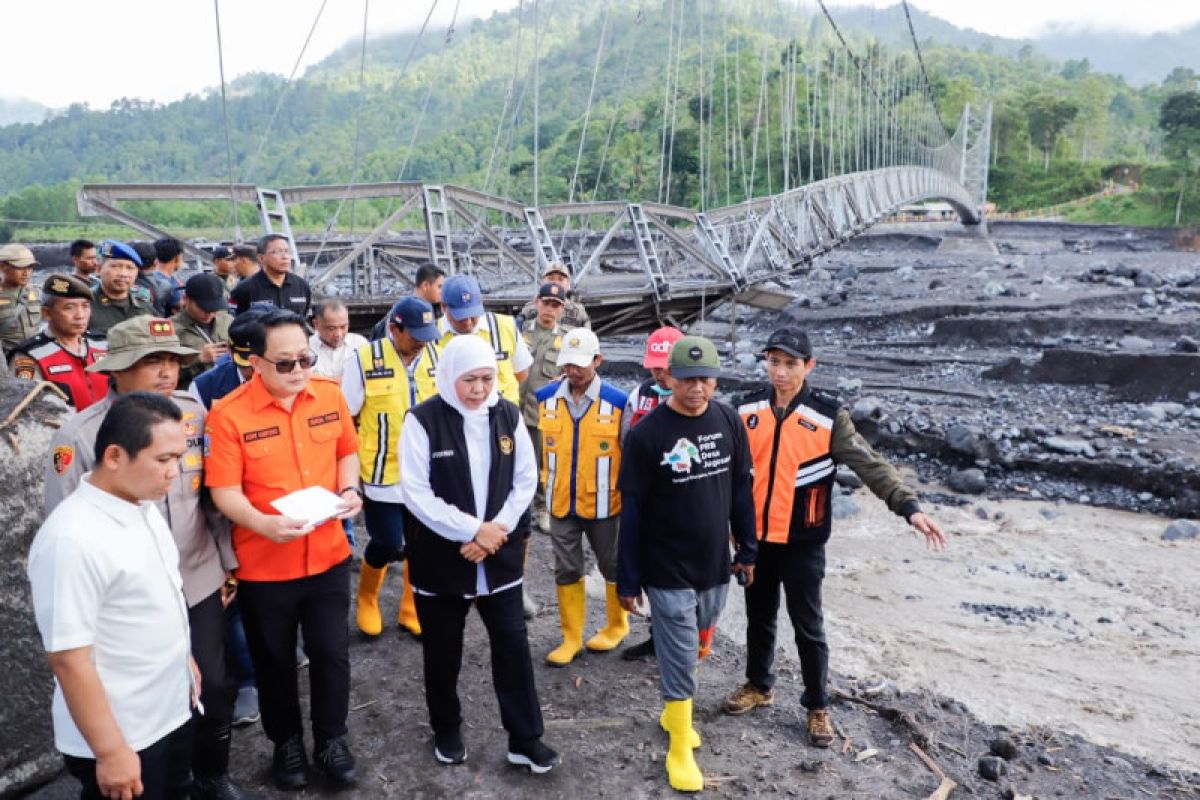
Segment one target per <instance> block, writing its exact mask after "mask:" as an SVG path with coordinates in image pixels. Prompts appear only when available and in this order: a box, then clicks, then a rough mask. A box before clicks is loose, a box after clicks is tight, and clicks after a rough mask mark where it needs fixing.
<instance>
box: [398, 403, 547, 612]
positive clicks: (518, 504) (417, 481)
mask: <svg viewBox="0 0 1200 800" xmlns="http://www.w3.org/2000/svg"><path fill="white" fill-rule="evenodd" d="M463 433H464V435H465V437H466V440H467V453H466V455H467V460H468V463H469V465H470V468H471V489H472V491H473V492H474V494H475V507H476V508H478V509H484V508H486V507H487V487H488V474H489V472H490V471H491V467H492V452H491V448H490V447H489V445H488V442H489V437H488V418H487V416H486V415H482V414H480V415H474V414H473V415H470V416H466V417H463ZM513 436H514V438H515V439H516V461H515V463H514V464H513V488H512V491H510V492H509V493H508V499H507V500H505V501H504V505H503V506H502V507H501V509H500V513H499V514H497V515H496V518H495V521H496V522H499V523H500V524H501V525H504V526H506V527H507V528H508V529H509V530H510V531H511V530H513V529H514V528H516V527H517V522H518V521H519V520H520V519H521V515H522V514H523V513H525V509H527V508H529V504H530V503H531V502H532V501H533V492H534V490H535V489H536V488H537V480H538V470H537V463H536V459H535V457H534V453H533V442H532V441H531V440H530V439H529V431H527V430H526V429H525V426H524V425H517V430H516V431H515V433H514V434H513ZM429 457H430V454H429V435H428V434H427V433H426V432H425V428H423V427H422V426H421V423H420V422H418V421H417V418H416V417H415V416H413V415H412V414H409V415H408V416H407V417H405V419H404V427H403V428H401V430H400V486H401V488H402V489H403V491H404V504H405V505H406V506H408V510H409V511H411V512H412V513H413V514H414V515H415V516H416V517H417V519H419V520H420V521H421V522H422V523H424V524H425V525H426V527H428V528H429V529H430V530H432V531H433V532H434V533H436V534H437V535H438V536H441V537H443V538H445V539H449V540H450V541H452V542H462V543H464V544H465V543H467V542H469V541H471V540H472V539H474V538H475V533H476V531H478V530H479V526H480V525H482V524H483V523H484V522H485V520H482V519H480V518H479V517H476V516H474V515H472V514H468V513H466V512H465V511H462V510H461V509H459V508H458V507H457V506H453V505H451V504H449V503H447V502H446V501H445V500H443V499H442V498H440V497H438V496H437V495H435V494H434V493H433V488H432V487H431V486H430V485H429ZM477 566H478V571H477V572H476V579H475V590H476V594H480V595H487V594H495V593H496V592H500V591H503V590H505V589H508V588H510V587H512V586H516V585H517V584H519V583H521V580H520V579H518V580H516V581H513V582H512V583H510V584H507V585H505V586H488V583H487V573H486V572H485V571H484V568H483V564H482V563H480V564H478V565H477ZM413 588H414V590H417V591H419V590H420V587H416V586H414V587H413ZM424 593H425V594H429V593H428V592H424Z"/></svg>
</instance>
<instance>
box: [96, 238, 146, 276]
mask: <svg viewBox="0 0 1200 800" xmlns="http://www.w3.org/2000/svg"><path fill="white" fill-rule="evenodd" d="M98 255H99V256H100V257H101V258H123V259H125V260H126V261H132V262H133V263H135V264H137V265H138V268H139V269H140V268H141V267H142V266H143V264H142V257H141V256H139V255H138V254H137V251H136V250H134V249H133V248H132V247H130V246H129V245H127V244H125V243H124V242H118V241H117V240H116V239H105V240H104V241H103V242H101V243H100V248H99V251H98Z"/></svg>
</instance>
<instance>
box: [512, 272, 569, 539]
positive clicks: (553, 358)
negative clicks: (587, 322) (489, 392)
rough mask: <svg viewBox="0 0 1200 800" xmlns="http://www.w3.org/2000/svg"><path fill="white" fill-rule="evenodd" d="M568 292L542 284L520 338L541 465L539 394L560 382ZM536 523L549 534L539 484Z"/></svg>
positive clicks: (526, 408)
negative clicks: (525, 349)
mask: <svg viewBox="0 0 1200 800" xmlns="http://www.w3.org/2000/svg"><path fill="white" fill-rule="evenodd" d="M566 299H567V292H566V290H565V289H563V288H562V287H561V286H559V285H558V284H556V283H543V284H542V287H541V288H540V289H538V296H537V300H536V301H535V302H536V309H537V314H536V315H535V316H534V317H532V318H530V319H527V320H525V322H524V324H522V325H521V336H522V337H524V339H525V344H526V345H528V346H529V352H531V353H532V354H533V366H531V367H530V368H529V374H528V375H527V376H525V380H523V381H521V416H522V417H524V419H525V428H526V429H527V430H528V431H529V438H530V440H531V441H532V442H533V451H534V453H535V455H536V456H537V462H538V463H539V464H541V463H542V434H541V431H539V430H538V418H539V415H540V411H539V410H538V400H537V390H538V389H540V388H542V387H543V386H545V385H546V384H547V383H550V382H551V381H553V380H557V379H558V377H559V376H560V375H561V374H562V370H561V369H559V367H558V351H559V350H560V349H562V337H563V334H565V333H566V332H567V329H566V328H564V327H563V326H562V325H561V324H560V320H561V319H562V315H563V309H564V307H565V304H566ZM533 523H534V525H536V526H537V527H538V528H539V529H540V530H542V531H543V532H549V530H550V514H549V512H548V511H547V510H546V490H545V487H544V486H542V483H541V481H538V488H537V493H536V494H535V495H534V497H533Z"/></svg>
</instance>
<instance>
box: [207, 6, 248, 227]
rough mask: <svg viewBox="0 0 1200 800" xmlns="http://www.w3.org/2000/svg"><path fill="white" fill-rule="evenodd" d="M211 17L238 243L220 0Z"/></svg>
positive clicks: (237, 221) (231, 206)
mask: <svg viewBox="0 0 1200 800" xmlns="http://www.w3.org/2000/svg"><path fill="white" fill-rule="evenodd" d="M213 15H214V16H215V17H216V25H217V68H218V70H219V71H220V73H221V121H222V125H223V127H224V128H225V164H226V166H227V167H228V168H229V207H230V210H232V212H233V229H234V234H235V235H236V236H237V239H238V241H241V239H242V226H241V223H240V221H239V220H238V207H237V198H236V197H234V195H233V144H232V142H231V140H230V137H229V102H228V100H227V98H226V96H225V48H224V47H223V46H222V44H221V0H213Z"/></svg>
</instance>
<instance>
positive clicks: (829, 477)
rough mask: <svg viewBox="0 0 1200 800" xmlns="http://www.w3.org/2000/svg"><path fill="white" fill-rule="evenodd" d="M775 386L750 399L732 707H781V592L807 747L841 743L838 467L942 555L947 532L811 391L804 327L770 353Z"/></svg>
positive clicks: (780, 335) (734, 710)
mask: <svg viewBox="0 0 1200 800" xmlns="http://www.w3.org/2000/svg"><path fill="white" fill-rule="evenodd" d="M763 352H764V353H765V354H766V363H767V375H768V376H769V378H770V381H771V385H770V386H769V387H768V388H766V389H763V390H761V391H758V392H754V393H752V394H750V395H748V396H746V397H745V398H743V399H742V401H741V403H740V404H739V405H738V414H739V415H740V416H741V418H742V423H743V424H744V425H745V426H746V433H747V435H748V436H749V439H750V452H751V456H752V458H753V461H754V508H755V514H754V516H755V527H756V529H757V534H758V540H759V544H758V562H757V563H758V569H757V570H756V572H755V576H754V578H755V579H754V582H753V583H752V584H751V585H749V586H747V587H746V589H745V592H746V650H747V653H746V684H745V685H744V686H742V687H741V688H740V689H738V690H737V691H736V692H734V693H733V694H732V695H730V696H729V697H728V698H727V699H726V701H725V712H726V713H727V714H745V713H746V712H748V711H751V710H752V709H754V708H757V707H759V706H769V705H771V704H772V703H774V702H775V697H774V695H773V694H772V691H771V689H772V686H773V685H774V683H775V675H774V673H773V672H772V670H771V667H772V664H773V662H774V660H775V619H776V616H777V615H778V613H779V590H780V587H783V589H784V591H785V592H786V593H787V610H788V617H789V618H790V619H791V621H792V627H793V628H795V631H796V648H797V650H798V651H799V654H800V671H801V674H802V676H803V678H804V695H803V696H802V697H801V698H800V702H801V704H802V705H803V706H804V707H805V708H807V709H808V735H809V740H810V741H811V742H812V744H813V745H815V746H817V747H828V746H829V745H830V744H832V743H833V723H832V721H831V720H830V717H829V710H828V706H829V694H828V691H827V689H826V684H827V682H828V673H829V647H828V645H827V644H826V643H825V629H824V621H823V618H822V613H821V582H822V581H823V580H824V578H825V542H826V541H828V540H829V534H830V521H831V519H832V513H831V511H832V492H833V488H834V478H835V477H836V474H837V465H838V464H845V465H846V466H848V467H850V469H852V470H854V472H855V473H856V474H857V475H858V476H859V477H860V478H861V479H862V480H863V483H865V484H866V485H867V486H868V487H869V488H870V489H871V491H872V492H874V493H875V495H876V496H877V497H879V498H880V499H881V500H883V501H884V502H886V503H887V504H888V508H890V509H891V510H892V511H893V512H895V513H896V514H898V515H900V516H902V517H904V518H905V520H907V521H908V523H909V524H910V525H912V526H913V527H914V528H916V529H917V531H919V532H920V533H922V534H923V535H924V536H925V542H926V544H927V545H928V546H929V547H930V548H931V549H934V550H942V549H944V548H945V546H946V537H945V536H944V535H943V534H942V531H941V528H939V527H938V525H937V523H936V522H934V521H933V520H932V519H931V518H930V517H929V516H927V515H926V514H924V513H923V512H922V511H921V508H920V506H919V505H918V504H917V496H916V493H914V492H913V491H912V489H910V488H909V487H908V486H906V485H905V484H904V481H903V480H902V479H901V478H900V476H899V475H898V474H897V473H896V470H895V469H893V468H892V467H891V465H890V464H888V463H887V462H886V461H884V460H883V458H881V457H880V456H879V454H877V453H876V452H875V451H874V450H873V449H871V446H870V445H869V444H867V442H866V440H865V439H863V438H862V437H861V436H860V435H859V434H858V432H857V431H856V430H855V429H854V423H853V422H852V421H851V420H850V414H849V413H848V412H847V411H846V410H845V409H844V408H840V407H839V406H838V403H837V400H836V398H834V397H831V396H829V395H826V394H822V393H820V392H818V391H815V390H813V389H812V387H810V386H808V385H806V383H805V379H806V378H807V377H808V376H809V374H810V373H811V372H812V371H813V369H814V368H816V366H817V362H816V359H815V358H813V352H812V345H811V344H809V341H808V336H807V335H806V334H805V333H804V332H803V331H801V330H799V329H797V328H790V327H784V328H780V329H779V330H776V331H775V332H774V333H772V334H771V337H770V338H769V339H768V340H767V346H766V347H765V348H764V349H763Z"/></svg>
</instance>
